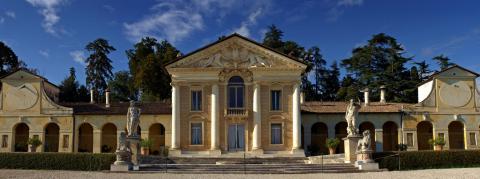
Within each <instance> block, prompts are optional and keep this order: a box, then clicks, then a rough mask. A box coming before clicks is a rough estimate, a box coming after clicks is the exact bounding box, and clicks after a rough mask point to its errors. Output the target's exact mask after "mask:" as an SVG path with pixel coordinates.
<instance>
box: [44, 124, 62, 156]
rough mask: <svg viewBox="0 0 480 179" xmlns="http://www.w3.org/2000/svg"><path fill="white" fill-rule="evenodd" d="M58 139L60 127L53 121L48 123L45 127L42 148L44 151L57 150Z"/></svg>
mask: <svg viewBox="0 0 480 179" xmlns="http://www.w3.org/2000/svg"><path fill="white" fill-rule="evenodd" d="M59 141H60V127H58V125H57V124H55V123H49V124H47V126H46V127H45V142H44V144H43V147H44V148H43V150H44V151H45V152H58V143H59Z"/></svg>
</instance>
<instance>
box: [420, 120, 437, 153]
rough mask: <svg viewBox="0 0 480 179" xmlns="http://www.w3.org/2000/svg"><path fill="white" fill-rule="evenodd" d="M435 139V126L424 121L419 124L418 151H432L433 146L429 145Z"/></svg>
mask: <svg viewBox="0 0 480 179" xmlns="http://www.w3.org/2000/svg"><path fill="white" fill-rule="evenodd" d="M432 138H433V125H432V123H431V122H428V121H422V122H419V123H418V124H417V145H418V150H432V149H433V146H432V145H431V144H429V143H428V141H429V140H430V139H432Z"/></svg>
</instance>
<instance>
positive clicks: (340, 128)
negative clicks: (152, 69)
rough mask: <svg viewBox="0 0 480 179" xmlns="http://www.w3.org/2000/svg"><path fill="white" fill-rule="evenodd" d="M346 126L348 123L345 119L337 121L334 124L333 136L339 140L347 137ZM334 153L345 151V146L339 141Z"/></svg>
mask: <svg viewBox="0 0 480 179" xmlns="http://www.w3.org/2000/svg"><path fill="white" fill-rule="evenodd" d="M347 127H348V123H347V122H345V121H342V122H339V123H337V125H335V138H338V139H340V141H341V140H342V139H343V138H345V137H347ZM336 153H337V154H338V153H345V146H344V143H343V142H340V144H339V145H338V147H337V150H336Z"/></svg>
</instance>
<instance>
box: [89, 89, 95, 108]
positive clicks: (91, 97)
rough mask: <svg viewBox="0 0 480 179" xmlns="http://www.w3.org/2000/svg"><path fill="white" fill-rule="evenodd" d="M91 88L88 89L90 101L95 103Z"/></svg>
mask: <svg viewBox="0 0 480 179" xmlns="http://www.w3.org/2000/svg"><path fill="white" fill-rule="evenodd" d="M93 92H94V91H93V89H90V103H91V104H93V103H95V100H94V99H93Z"/></svg>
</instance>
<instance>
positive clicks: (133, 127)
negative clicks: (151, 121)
mask: <svg viewBox="0 0 480 179" xmlns="http://www.w3.org/2000/svg"><path fill="white" fill-rule="evenodd" d="M139 124H140V108H138V107H137V105H136V103H135V101H130V107H128V113H127V132H128V136H129V137H136V136H137V129H138V125H139Z"/></svg>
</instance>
